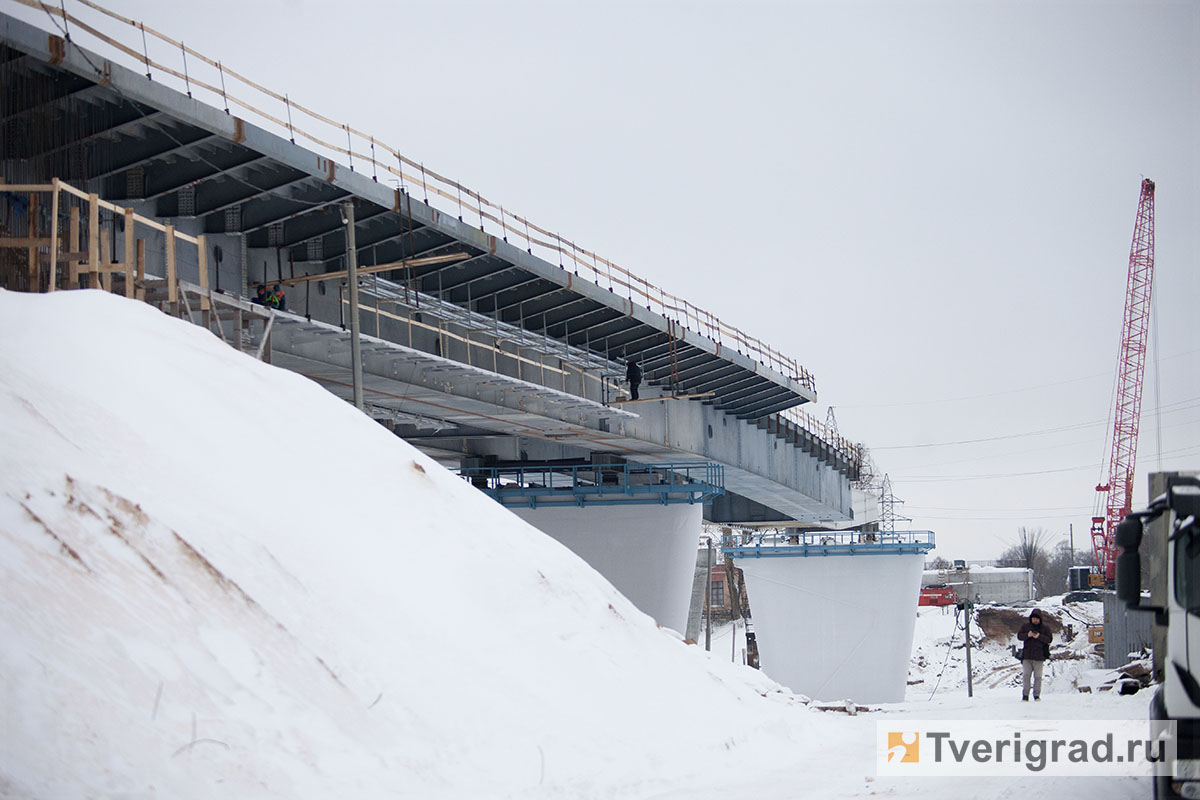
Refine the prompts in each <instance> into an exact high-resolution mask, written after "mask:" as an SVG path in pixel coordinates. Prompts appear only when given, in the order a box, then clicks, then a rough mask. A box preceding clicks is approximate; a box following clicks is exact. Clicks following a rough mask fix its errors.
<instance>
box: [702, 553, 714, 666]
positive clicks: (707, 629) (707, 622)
mask: <svg viewBox="0 0 1200 800" xmlns="http://www.w3.org/2000/svg"><path fill="white" fill-rule="evenodd" d="M712 556H713V553H712V537H711V536H710V537H708V569H706V570H705V571H704V649H705V650H707V651H709V652H711V651H712Z"/></svg>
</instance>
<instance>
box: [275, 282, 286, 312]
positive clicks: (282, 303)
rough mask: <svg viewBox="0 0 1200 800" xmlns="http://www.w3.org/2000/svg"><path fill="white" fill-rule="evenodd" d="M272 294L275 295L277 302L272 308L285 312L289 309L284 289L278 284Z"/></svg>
mask: <svg viewBox="0 0 1200 800" xmlns="http://www.w3.org/2000/svg"><path fill="white" fill-rule="evenodd" d="M271 294H272V295H274V298H275V302H274V303H273V304H272V306H271V307H272V308H278V309H279V310H280V311H285V310H286V309H287V301H286V300H285V299H284V296H283V287H282V286H280V285H279V284H278V283H277V284H275V288H274V289H273V290H272V292H271Z"/></svg>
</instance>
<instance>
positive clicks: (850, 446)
mask: <svg viewBox="0 0 1200 800" xmlns="http://www.w3.org/2000/svg"><path fill="white" fill-rule="evenodd" d="M779 416H780V417H781V418H783V419H784V420H785V421H786V422H788V423H790V424H793V425H796V426H798V427H799V428H801V429H803V430H805V431H808V432H809V433H810V434H811V435H812V436H813V437H815V438H816V439H817V440H818V441H820V442H822V443H824V444H825V446H826V447H827V448H828V450H829V455H830V456H831V457H832V458H833V459H834V460H838V461H841V462H842V463H844V464H846V465H847V467H848V468H849V471H850V473H851V477H852V479H857V475H858V473H859V472H860V471H861V469H862V462H863V450H862V446H861V445H859V444H856V443H855V442H852V441H850V440H849V439H847V438H846V437H845V436H842V435H841V434H840V433H838V432H837V431H836V430H834V429H833V428H831V427H830V426H829V425H826V424H825V423H824V422H822V421H821V420H819V419H817V418H816V417H814V416H812V415H811V414H808V413H807V412H804V411H801V410H800V409H799V408H798V407H796V406H793V407H792V408H788V409H785V410H784V411H781V412H780V413H779Z"/></svg>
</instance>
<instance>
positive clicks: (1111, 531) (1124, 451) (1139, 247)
mask: <svg viewBox="0 0 1200 800" xmlns="http://www.w3.org/2000/svg"><path fill="white" fill-rule="evenodd" d="M1153 281H1154V181H1152V180H1150V179H1149V178H1146V179H1144V180H1143V181H1142V194H1141V198H1140V199H1139V200H1138V210H1137V221H1136V222H1135V223H1134V226H1133V245H1132V246H1131V247H1130V249H1129V279H1128V284H1127V285H1126V287H1125V316H1124V321H1123V323H1122V328H1121V349H1120V351H1119V352H1118V354H1117V387H1116V398H1115V403H1114V405H1113V429H1112V454H1111V455H1110V456H1109V459H1108V463H1107V464H1106V465H1105V466H1106V467H1107V469H1106V471H1105V473H1104V474H1106V475H1107V477H1108V482H1107V483H1101V484H1099V485H1098V486H1096V506H1095V512H1094V514H1093V516H1092V549H1093V550H1094V551H1095V553H1096V566H1097V568H1098V571H1099V574H1100V575H1103V576H1104V582H1105V583H1111V582H1112V581H1113V580H1114V578H1115V577H1116V564H1117V560H1116V556H1117V553H1116V544H1115V542H1114V535H1115V533H1116V528H1117V523H1119V522H1120V521H1121V520H1122V519H1124V517H1125V515H1126V514H1128V513H1129V511H1130V509H1131V507H1132V504H1133V469H1134V466H1135V463H1136V461H1137V443H1138V423H1139V422H1140V420H1141V416H1142V378H1143V376H1144V375H1145V373H1146V340H1147V338H1148V333H1149V330H1150V287H1151V285H1152V283H1153ZM1104 474H1102V476H1101V480H1104ZM1101 512H1103V516H1101Z"/></svg>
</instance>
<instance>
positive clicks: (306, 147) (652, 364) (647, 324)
mask: <svg viewBox="0 0 1200 800" xmlns="http://www.w3.org/2000/svg"><path fill="white" fill-rule="evenodd" d="M73 5H74V6H77V7H80V8H82V9H84V10H87V11H88V12H89V13H88V14H87V15H84V14H83V11H79V12H78V16H76V15H75V12H72V14H67V13H66V12H63V11H60V9H59V8H58V7H54V8H50V7H48V6H46V7H43V6H42V5H41V4H39V3H36V2H29V1H28V0H20V3H19V4H18V5H16V6H15V9H16V10H22V11H25V10H28V11H36V13H37V14H38V15H41V21H40V23H39V25H34V24H32V23H31V22H29V21H23V20H22V19H19V18H18V16H17V15H14V14H2V15H0V139H2V140H3V149H2V152H0V157H2V158H0V169H2V176H3V180H4V182H5V186H0V190H4V191H3V192H2V193H0V235H2V236H3V238H2V239H0V245H2V246H0V279H2V280H3V281H4V282H5V286H6V287H7V288H9V289H17V290H27V291H56V290H63V289H69V288H92V289H96V288H100V289H105V290H108V291H117V292H123V293H125V294H127V295H129V296H130V297H134V298H141V299H145V300H147V301H150V302H156V303H158V304H159V305H160V306H162V307H163V308H164V309H166V310H168V311H170V312H171V313H175V314H178V315H180V316H184V317H187V318H191V319H193V321H197V322H198V323H200V324H205V325H207V326H209V327H210V328H211V329H212V330H213V331H214V333H216V334H218V335H220V336H222V338H224V339H226V341H228V342H229V343H230V344H232V345H234V346H237V347H239V348H240V349H243V350H245V351H247V352H250V353H252V354H255V355H258V356H259V357H262V358H264V359H269V360H270V361H271V362H272V363H274V364H276V365H278V366H280V367H283V368H286V369H289V370H293V371H295V372H298V373H300V374H303V375H305V376H307V377H308V378H311V379H312V380H314V381H316V382H318V383H320V384H321V385H323V386H325V387H326V388H327V389H328V390H329V391H331V392H333V393H334V394H337V395H339V396H341V397H344V398H345V399H347V400H350V401H352V400H355V399H356V398H361V404H362V405H363V407H364V410H365V411H366V412H367V413H369V414H371V415H372V416H373V417H375V418H376V419H378V420H379V421H380V422H381V423H383V424H385V425H386V426H388V427H389V428H390V429H392V430H393V431H394V432H395V433H396V434H397V435H398V436H401V437H403V438H404V439H406V440H407V441H410V442H411V443H413V444H414V445H416V446H417V447H419V448H421V449H422V450H424V451H425V452H427V453H428V454H430V455H431V456H433V457H435V458H437V459H438V460H439V461H441V462H442V463H444V464H446V465H448V466H451V467H453V468H456V469H460V468H461V469H466V470H512V471H516V472H518V473H520V472H521V471H522V470H524V469H525V468H526V467H528V466H530V465H547V464H550V465H558V466H565V467H568V468H569V467H570V466H571V465H586V464H647V465H648V464H672V463H676V464H679V463H686V464H696V463H697V462H702V463H711V464H715V465H719V467H720V468H721V474H722V476H723V487H720V488H722V489H723V491H720V492H717V491H714V492H711V493H710V494H706V495H705V502H706V503H708V505H706V506H705V509H704V515H705V517H706V518H707V519H709V520H710V521H713V522H718V523H729V524H737V523H753V524H756V525H763V524H768V523H774V522H778V523H782V524H788V523H790V524H796V523H812V524H816V523H820V522H824V521H836V522H842V523H845V522H846V521H848V520H850V519H851V518H852V516H853V515H852V511H851V484H852V482H853V481H854V480H855V479H857V478H858V475H859V470H860V468H861V458H862V456H861V452H860V448H859V447H858V446H857V445H855V444H853V443H851V442H850V441H848V440H846V439H844V438H843V437H841V436H840V435H838V434H837V433H836V431H833V430H830V429H829V428H827V427H826V426H825V425H823V424H822V423H820V422H819V421H817V420H815V419H813V418H811V417H810V416H808V415H806V414H804V413H803V412H802V411H801V410H800V407H801V406H803V405H804V404H805V403H809V402H812V401H814V400H815V399H816V385H815V382H814V379H813V377H812V376H811V375H810V374H809V373H808V372H807V371H806V370H805V369H804V368H803V367H801V366H800V365H799V364H798V363H797V362H796V361H795V360H794V359H792V358H789V357H787V356H784V355H783V354H781V353H779V352H778V351H776V350H775V349H773V348H771V347H770V346H768V345H767V344H765V343H763V342H761V341H759V340H757V339H755V338H754V337H752V336H749V335H747V334H745V333H743V332H742V331H741V330H739V329H737V328H735V327H733V326H731V325H729V324H727V323H725V322H723V321H722V320H720V319H719V318H718V317H716V316H715V315H713V314H711V313H709V312H708V311H705V310H703V309H699V308H697V307H695V306H694V305H692V304H691V303H689V302H687V301H686V300H684V299H681V298H679V297H676V296H674V295H672V294H669V293H668V292H666V291H664V290H663V289H660V288H659V287H656V286H654V285H652V284H650V283H649V282H647V281H645V280H643V279H641V278H639V277H637V276H636V275H634V274H633V273H632V272H630V271H628V270H626V269H625V268H623V267H621V266H619V265H617V264H614V263H612V262H611V261H609V260H607V259H604V258H602V257H601V256H599V255H597V254H596V253H594V252H593V251H590V250H587V249H584V248H582V247H579V246H577V245H576V244H575V243H573V242H571V241H569V240H567V239H564V238H563V237H561V236H559V235H557V234H554V233H551V232H549V231H548V230H547V229H545V228H543V227H539V226H538V225H535V224H533V223H532V222H530V221H529V220H527V219H526V218H524V217H522V216H520V215H518V214H514V213H512V212H511V210H507V209H505V208H504V206H503V205H502V204H499V203H495V202H492V201H490V200H488V199H486V198H484V197H482V196H480V195H479V193H477V192H474V191H472V190H470V189H468V188H466V187H465V186H463V185H461V184H459V183H458V182H456V181H452V180H450V179H448V178H446V177H444V176H442V175H440V174H438V173H436V172H434V171H432V170H428V169H426V168H425V167H424V166H423V165H421V164H420V163H418V162H415V161H412V160H410V159H408V158H407V157H406V156H404V155H403V154H401V153H399V152H398V151H396V150H394V149H393V148H391V147H390V146H388V145H386V144H385V143H384V141H383V140H382V139H377V138H375V137H373V136H370V135H368V134H366V133H363V132H361V131H358V130H356V129H354V128H351V127H350V126H347V125H342V124H339V123H337V122H335V121H333V120H331V119H329V118H327V117H324V116H322V115H320V114H319V113H317V112H314V111H311V110H310V109H309V108H307V107H305V106H303V105H300V104H298V103H296V102H294V101H293V100H292V99H291V98H290V97H289V96H287V95H282V94H278V93H275V92H273V91H271V90H268V89H266V88H264V87H261V86H259V85H258V84H255V83H254V82H253V81H251V80H250V79H248V78H246V77H244V76H242V75H241V74H240V73H237V72H236V71H234V70H232V69H230V68H228V67H227V66H225V65H223V64H222V63H220V62H218V61H215V60H212V59H209V58H207V57H205V56H203V55H202V54H201V53H199V52H198V51H195V50H192V49H191V48H188V47H185V46H184V45H182V43H180V42H178V41H177V40H175V39H172V38H170V37H169V36H167V35H166V34H163V33H160V32H158V31H157V30H154V29H152V28H150V27H149V26H143V25H141V24H140V23H134V22H133V21H131V20H125V19H123V18H121V17H119V16H118V15H115V14H113V13H111V12H108V11H106V10H104V9H103V8H102V7H100V6H99V5H97V4H95V3H92V2H83V3H81V4H73ZM47 20H48V21H49V22H53V23H54V26H55V29H52V30H47V28H46V27H45V25H46V24H47ZM68 31H69V32H70V34H71V36H70V38H68V37H67V36H66V35H65V34H66V33H67V32H68ZM146 42H149V43H151V44H146ZM352 273H353V275H354V279H353V280H351V274H352ZM260 284H262V285H265V286H268V287H271V288H273V287H275V286H279V287H280V289H281V290H282V292H283V295H284V298H285V300H284V302H283V307H282V308H277V309H271V308H266V307H264V306H262V305H259V304H256V303H254V302H253V296H254V294H255V292H254V289H255V287H256V286H258V285H260ZM630 362H633V363H635V364H637V365H638V367H639V368H640V370H641V372H642V373H643V376H644V384H645V385H644V386H643V387H642V392H641V397H640V398H639V399H637V400H632V399H631V398H630V397H629V396H628V388H629V387H628V384H627V382H626V380H625V378H626V365H627V364H629V363H630ZM314 424H319V421H314ZM285 435H302V432H299V431H296V432H285Z"/></svg>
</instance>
